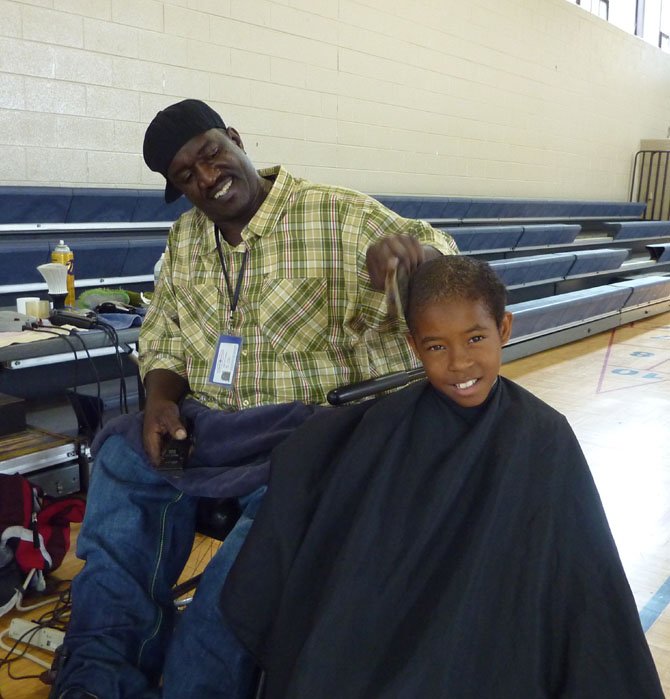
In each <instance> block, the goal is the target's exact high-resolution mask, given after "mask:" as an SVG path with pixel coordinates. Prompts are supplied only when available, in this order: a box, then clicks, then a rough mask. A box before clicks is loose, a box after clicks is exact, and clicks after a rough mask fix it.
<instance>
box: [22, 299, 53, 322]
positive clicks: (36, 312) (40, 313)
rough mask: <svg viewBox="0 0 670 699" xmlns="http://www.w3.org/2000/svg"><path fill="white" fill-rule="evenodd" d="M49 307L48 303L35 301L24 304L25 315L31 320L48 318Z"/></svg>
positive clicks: (40, 300)
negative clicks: (31, 318)
mask: <svg viewBox="0 0 670 699" xmlns="http://www.w3.org/2000/svg"><path fill="white" fill-rule="evenodd" d="M50 311H51V307H50V304H49V302H48V301H45V300H42V299H36V300H35V301H29V302H28V303H27V304H26V315H29V316H31V317H33V318H48V317H49V314H50Z"/></svg>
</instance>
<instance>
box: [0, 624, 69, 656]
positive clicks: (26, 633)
mask: <svg viewBox="0 0 670 699" xmlns="http://www.w3.org/2000/svg"><path fill="white" fill-rule="evenodd" d="M7 635H8V636H9V637H10V638H13V639H14V640H15V641H21V643H27V644H29V645H31V646H35V648H41V649H42V650H48V651H50V652H51V653H53V652H54V651H55V650H56V648H58V646H60V645H61V644H62V643H63V637H64V636H65V633H64V632H63V631H59V630H58V629H50V628H48V627H46V626H40V624H36V623H35V622H33V621H26V620H25V619H12V621H11V623H10V625H9V632H8V634H7Z"/></svg>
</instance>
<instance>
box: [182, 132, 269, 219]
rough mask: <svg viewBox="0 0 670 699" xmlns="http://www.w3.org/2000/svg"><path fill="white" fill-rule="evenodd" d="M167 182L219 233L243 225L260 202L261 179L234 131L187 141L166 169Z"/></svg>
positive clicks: (203, 134) (209, 133)
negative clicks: (209, 221) (219, 229)
mask: <svg viewBox="0 0 670 699" xmlns="http://www.w3.org/2000/svg"><path fill="white" fill-rule="evenodd" d="M168 178H169V179H170V182H172V184H173V185H174V186H175V187H177V189H179V191H181V192H182V193H183V194H184V195H185V196H186V197H188V199H189V201H190V202H191V203H192V204H193V205H194V206H195V207H197V208H198V209H200V210H201V211H202V212H203V213H204V214H205V215H206V216H207V217H208V218H209V219H211V220H212V221H214V223H217V224H218V225H219V226H220V227H221V228H222V229H225V228H226V227H227V226H228V225H231V224H233V225H239V226H240V227H241V226H244V225H246V224H247V223H248V222H249V221H250V220H251V218H253V215H254V214H255V213H256V211H257V210H258V207H259V206H260V204H261V203H262V201H263V198H264V193H263V191H262V189H261V182H262V180H261V178H260V177H259V175H258V173H257V172H256V169H255V168H254V166H253V164H252V163H251V161H250V160H249V158H248V157H247V154H246V153H245V152H244V149H243V146H242V141H241V139H240V135H239V134H238V133H237V131H235V129H232V128H228V129H227V130H226V131H223V130H222V129H210V130H209V131H205V132H204V133H202V134H199V135H198V136H194V137H193V138H192V139H191V140H190V141H187V142H186V143H185V144H184V145H183V146H182V147H181V149H180V150H179V151H177V154H176V155H175V157H174V158H173V159H172V162H171V163H170V167H169V168H168Z"/></svg>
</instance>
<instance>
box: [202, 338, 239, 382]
mask: <svg viewBox="0 0 670 699" xmlns="http://www.w3.org/2000/svg"><path fill="white" fill-rule="evenodd" d="M241 348H242V338H241V337H235V335H221V336H220V337H219V341H218V342H217V344H216V351H215V352H214V362H213V363H212V370H211V371H210V372H209V381H210V383H214V384H216V385H217V386H223V387H224V388H231V387H232V385H233V380H234V379H235V373H236V372H237V366H238V364H239V359H240V350H241Z"/></svg>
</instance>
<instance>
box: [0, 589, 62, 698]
mask: <svg viewBox="0 0 670 699" xmlns="http://www.w3.org/2000/svg"><path fill="white" fill-rule="evenodd" d="M29 577H30V576H29ZM71 582H72V581H71V580H62V581H59V584H60V585H66V586H67V587H66V588H65V589H64V590H61V591H60V592H59V593H58V595H56V596H55V597H52V598H50V599H49V600H45V601H43V602H41V603H39V604H37V605H34V607H35V608H36V607H41V606H43V605H45V604H49V603H55V606H54V608H53V609H51V610H49V611H48V612H45V613H44V614H43V615H42V616H41V617H39V618H38V619H35V620H32V621H33V623H34V624H36V626H35V628H34V629H28V630H27V631H25V632H24V633H23V634H21V636H20V637H19V638H18V639H15V640H14V642H13V643H12V645H7V644H6V643H5V642H4V639H5V638H6V636H7V635H8V633H9V629H5V630H4V631H2V632H0V648H2V649H3V650H5V651H6V653H5V655H4V657H1V658H0V668H3V667H6V668H7V674H8V675H9V677H10V678H11V679H13V680H25V679H41V678H42V675H43V674H44V673H40V674H37V675H15V674H13V673H12V663H14V662H16V661H17V660H22V659H25V660H30V661H31V662H34V663H35V664H36V665H38V666H39V667H41V668H44V669H46V670H49V669H50V668H51V664H50V663H46V662H45V661H43V660H42V659H41V658H37V657H36V656H34V655H32V654H31V653H29V652H28V651H27V646H28V644H30V640H31V638H32V637H33V636H34V635H35V634H36V633H38V632H39V631H40V630H41V629H43V628H51V629H56V630H58V631H63V632H65V629H66V627H67V624H68V622H69V618H70V611H71V608H72V601H71V597H70V585H71ZM27 584H28V580H27V581H26V583H25V585H24V587H25V586H26V585H27ZM27 609H30V607H28V608H27ZM19 644H24V645H26V648H23V649H21V648H19ZM0 699H2V694H1V693H0Z"/></svg>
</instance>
